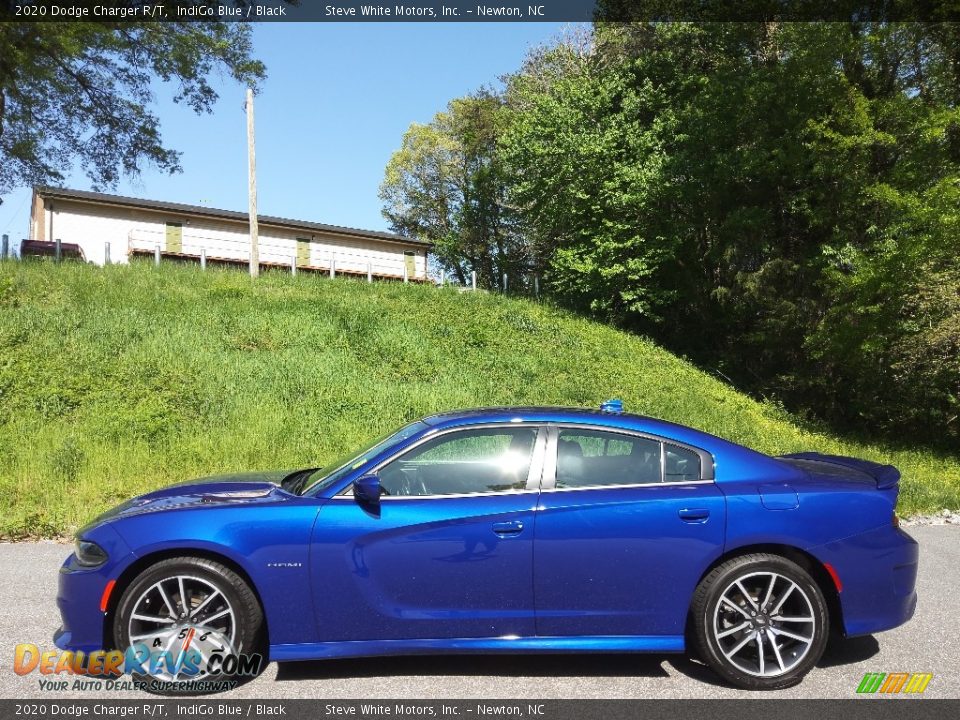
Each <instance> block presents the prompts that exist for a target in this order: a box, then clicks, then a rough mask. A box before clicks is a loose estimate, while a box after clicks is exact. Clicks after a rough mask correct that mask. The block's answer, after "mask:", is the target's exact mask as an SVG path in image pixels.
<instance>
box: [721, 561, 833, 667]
mask: <svg viewBox="0 0 960 720" xmlns="http://www.w3.org/2000/svg"><path fill="white" fill-rule="evenodd" d="M817 630H818V628H817V626H816V616H815V614H814V611H813V605H812V603H811V601H810V598H809V597H808V596H807V593H806V592H805V591H804V590H803V588H801V587H800V585H798V584H797V583H796V582H794V581H793V580H791V579H790V578H788V577H786V576H785V575H782V574H780V573H777V572H772V571H761V572H751V573H748V574H745V575H742V576H740V577H738V578H736V579H735V580H733V582H731V583H730V584H729V585H728V586H727V587H726V588H725V589H724V591H723V592H722V593H721V595H720V599H719V601H718V602H717V604H716V607H715V610H714V613H713V635H714V639H715V640H716V643H717V646H718V647H719V649H720V652H721V653H722V654H723V656H724V657H725V658H726V659H727V661H728V662H729V663H731V664H732V665H733V666H734V667H736V668H737V669H738V670H739V671H740V672H743V673H746V674H748V675H752V676H755V677H764V678H775V677H779V676H781V675H785V674H787V673H789V672H790V671H791V670H792V669H793V668H795V667H796V666H797V665H799V664H800V662H802V661H803V659H804V657H806V656H807V653H809V652H810V648H811V647H812V645H813V643H814V640H815V638H816V637H817Z"/></svg>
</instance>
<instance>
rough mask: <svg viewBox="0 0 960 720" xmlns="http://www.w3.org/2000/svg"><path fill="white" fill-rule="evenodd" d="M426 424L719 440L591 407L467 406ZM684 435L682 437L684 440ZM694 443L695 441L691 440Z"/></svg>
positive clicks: (664, 422)
mask: <svg viewBox="0 0 960 720" xmlns="http://www.w3.org/2000/svg"><path fill="white" fill-rule="evenodd" d="M423 422H424V423H426V424H427V425H430V426H432V427H436V428H448V427H453V426H456V425H474V424H481V423H498V422H541V423H543V422H546V423H583V424H586V425H599V426H607V427H619V428H624V429H633V430H640V431H643V432H649V433H654V434H665V435H667V436H668V437H673V438H675V439H677V440H681V441H687V442H694V440H691V438H694V439H700V438H706V437H709V438H712V439H714V440H721V438H716V437H715V436H712V435H708V433H704V432H701V431H700V430H695V429H694V428H691V427H687V426H686V425H678V424H677V423H672V422H670V421H668V420H660V419H658V418H654V417H649V416H647V415H635V414H633V413H627V412H606V411H603V410H597V409H593V408H582V407H550V406H519V407H486V408H468V409H464V410H453V411H450V412H444V413H438V414H436V415H431V416H430V417H426V418H424V419H423ZM684 438H686V440H684ZM694 444H696V442H694Z"/></svg>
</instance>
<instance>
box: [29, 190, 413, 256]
mask: <svg viewBox="0 0 960 720" xmlns="http://www.w3.org/2000/svg"><path fill="white" fill-rule="evenodd" d="M33 191H34V193H36V194H37V195H39V196H40V197H43V198H50V199H54V200H77V201H80V202H87V203H95V204H100V205H113V206H120V207H132V208H140V209H144V210H158V211H161V212H169V213H176V214H179V215H196V216H200V217H209V218H217V219H221V220H235V221H236V220H239V221H241V222H247V220H248V218H249V215H248V214H247V213H245V212H237V211H236V210H219V209H217V208H209V207H204V206H202V205H185V204H182V203H173V202H165V201H162V200H142V199H140V198H132V197H125V196H123V195H110V194H108V193H99V192H90V191H88V190H70V189H68V188H55V187H49V186H44V185H41V186H36V187H34V188H33ZM257 220H258V222H259V223H260V224H261V225H273V226H280V227H285V228H290V229H292V230H305V231H310V232H328V233H337V234H339V235H350V236H352V237H356V238H363V239H367V240H380V241H383V242H392V243H398V244H402V245H418V246H420V247H429V246H430V243H428V242H426V241H424V240H417V239H415V238H409V237H404V236H403V235H397V234H395V233H389V232H381V231H379V230H361V229H359V228H350V227H342V226H339V225H326V224H324V223H316V222H310V221H308V220H291V219H289V218H281V217H275V216H272V215H258V216H257Z"/></svg>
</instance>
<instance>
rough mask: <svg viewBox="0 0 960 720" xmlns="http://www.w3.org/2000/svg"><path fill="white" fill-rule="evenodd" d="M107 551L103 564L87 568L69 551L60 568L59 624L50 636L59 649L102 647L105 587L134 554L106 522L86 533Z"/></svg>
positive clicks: (101, 648) (75, 650) (85, 650)
mask: <svg viewBox="0 0 960 720" xmlns="http://www.w3.org/2000/svg"><path fill="white" fill-rule="evenodd" d="M85 537H86V538H88V539H91V540H93V541H94V542H96V543H97V544H98V545H100V547H102V548H103V549H104V550H106V552H107V557H108V560H107V562H106V563H104V564H103V565H101V566H100V567H96V568H87V567H83V566H82V565H79V564H78V563H77V559H76V556H75V555H74V554H73V553H71V554H70V555H69V557H67V559H66V560H65V561H64V563H63V565H62V566H61V567H60V577H59V581H58V583H57V607H58V608H59V609H60V619H61V623H62V624H61V626H60V628H59V629H58V630H57V631H56V632H55V633H54V635H53V642H54V644H55V645H56V646H57V647H58V648H60V649H61V650H72V651H74V652H77V651H83V652H93V651H94V650H104V649H106V648H104V642H105V639H106V626H105V623H106V620H107V618H108V616H109V613H107V612H104V611H102V610H100V602H101V600H102V598H103V594H104V590H105V589H106V587H107V584H108V583H109V582H110V581H111V580H116V579H117V577H118V576H119V575H120V572H121V571H122V569H123V568H124V567H126V566H127V565H128V564H129V563H130V561H132V560H133V558H134V556H133V554H132V553H131V552H130V548H129V547H127V544H126V543H125V542H124V541H123V540H122V539H121V538H120V536H119V535H118V534H117V532H116V531H115V530H113V528H111V527H110V526H109V525H108V524H107V525H101V526H99V527H97V528H95V529H94V531H92V532H90V533H88V534H86V535H85Z"/></svg>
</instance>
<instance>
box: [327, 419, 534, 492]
mask: <svg viewBox="0 0 960 720" xmlns="http://www.w3.org/2000/svg"><path fill="white" fill-rule="evenodd" d="M500 428H506V429H511V428H526V429H531V430H535V431H536V433H537V436H536V438H535V439H534V442H533V451H532V453H531V457H530V468H529V470H528V471H527V482H526V484H525V485H524V487H523V488H522V489H520V490H497V491H494V492H477V493H448V494H441V495H383V496H381V497H380V500H381V501H384V500H390V501H397V500H430V499H439V498H464V497H491V496H494V495H527V494H530V493H539V492H540V486H541V484H542V479H543V476H544V466H545V458H546V456H547V444H548V443H547V427H546V425H545V423H542V422H512V421H508V422H495V423H478V424H474V425H456V426H454V427H450V428H444V429H443V430H436V431H434V432H428V433H427V434H426V435H424V436H423V437H422V438H420V439H419V440H417V441H416V442H415V443H413V444H412V445H409V446H407V447H405V448H404V449H403V450H401V451H399V452H397V453H394V454H393V455H391V456H390V457H388V458H386V459H385V460H381V461H380V462H379V463H377V464H376V465H375V466H373V468H372V469H370V470H368V471H367V472H365V473H363V475H373V474H376V473H378V472H380V470H381V468H383V467H385V466H386V465H389V464H390V463H391V462H393V461H394V460H399V459H400V458H401V457H403V456H404V455H406V454H407V453H409V452H411V451H413V450H415V449H416V448H418V447H419V446H421V445H423V444H424V443H426V442H429V441H430V440H434V439H436V438H438V437H442V436H444V435H449V434H451V433H455V432H469V431H470V430H488V429H500ZM338 498H349V499H352V498H353V482H349V483H347V486H346V487H345V488H344V489H343V490H341V491H340V492H339V493H337V494H336V495H334V496H333V498H331V499H332V500H335V499H338Z"/></svg>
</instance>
